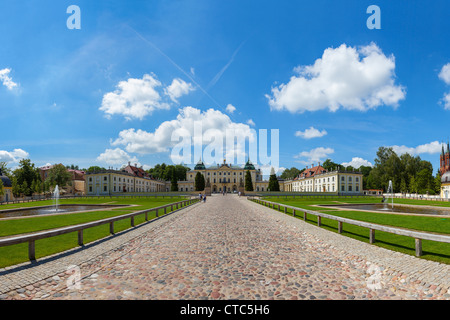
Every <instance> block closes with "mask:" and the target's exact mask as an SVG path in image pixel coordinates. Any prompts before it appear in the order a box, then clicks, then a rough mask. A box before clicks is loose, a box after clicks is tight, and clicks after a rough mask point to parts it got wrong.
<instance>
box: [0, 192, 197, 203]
mask: <svg viewBox="0 0 450 320" xmlns="http://www.w3.org/2000/svg"><path fill="white" fill-rule="evenodd" d="M194 196H195V195H194V194H187V193H180V194H176V193H154V194H133V193H130V194H112V195H89V196H87V195H84V196H77V195H71V196H61V197H59V199H60V200H62V199H111V198H123V199H125V198H128V199H130V198H131V199H132V198H159V197H162V198H163V199H164V197H166V198H174V197H175V198H180V197H185V198H188V197H189V198H193V197H194ZM45 200H55V198H54V197H53V196H31V197H24V198H16V199H14V200H12V201H0V205H8V204H17V203H28V202H37V201H45Z"/></svg>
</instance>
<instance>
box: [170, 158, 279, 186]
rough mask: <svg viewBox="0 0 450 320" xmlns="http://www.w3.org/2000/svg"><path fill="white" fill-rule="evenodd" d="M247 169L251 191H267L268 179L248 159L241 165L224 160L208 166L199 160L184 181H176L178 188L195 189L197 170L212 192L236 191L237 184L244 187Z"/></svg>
mask: <svg viewBox="0 0 450 320" xmlns="http://www.w3.org/2000/svg"><path fill="white" fill-rule="evenodd" d="M247 171H250V176H251V177H252V184H253V191H256V192H258V191H268V190H267V189H268V187H269V181H268V180H263V175H262V173H261V169H256V168H255V166H254V165H253V164H252V163H251V161H250V160H248V161H247V163H246V164H245V165H244V166H243V167H241V166H233V165H231V164H228V163H226V160H224V161H223V163H222V164H217V166H211V167H208V168H207V167H206V166H205V164H204V163H203V161H201V160H200V161H199V162H198V163H197V164H196V165H195V167H194V170H190V171H188V172H187V173H186V181H178V190H179V191H195V176H196V175H197V172H200V173H201V174H202V175H203V177H204V178H205V182H206V184H208V182H209V185H210V187H211V192H212V193H222V192H224V191H225V192H230V193H231V192H238V191H239V186H241V187H244V185H245V174H246V172H247ZM280 190H282V191H283V184H282V183H280Z"/></svg>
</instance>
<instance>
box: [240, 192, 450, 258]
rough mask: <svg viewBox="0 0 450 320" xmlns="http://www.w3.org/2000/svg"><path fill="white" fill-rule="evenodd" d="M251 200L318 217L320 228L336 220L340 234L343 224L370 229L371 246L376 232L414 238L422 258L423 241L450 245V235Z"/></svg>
mask: <svg viewBox="0 0 450 320" xmlns="http://www.w3.org/2000/svg"><path fill="white" fill-rule="evenodd" d="M249 200H252V201H255V202H256V203H259V204H262V205H264V206H268V207H269V208H272V209H275V207H278V211H280V210H281V208H283V210H284V213H287V209H291V210H292V215H293V216H294V217H295V216H296V213H297V212H303V219H304V220H305V221H306V219H307V215H308V214H311V215H314V216H316V217H317V225H318V226H321V223H322V221H321V218H327V219H331V220H336V221H338V233H342V229H343V223H348V224H352V225H356V226H360V227H364V228H368V229H369V242H370V243H371V244H373V243H374V242H375V230H378V231H384V232H389V233H393V234H397V235H402V236H407V237H412V238H414V239H415V251H416V256H417V257H420V256H422V240H431V241H437V242H444V243H450V236H449V235H444V234H436V233H429V232H419V231H413V230H407V229H401V228H396V227H388V226H383V225H379V224H374V223H369V222H363V221H357V220H352V219H348V218H342V217H337V216H333V215H329V214H326V213H321V212H317V211H311V210H306V209H301V208H298V207H293V206H288V205H285V204H280V203H277V202H272V201H266V200H262V199H256V198H249Z"/></svg>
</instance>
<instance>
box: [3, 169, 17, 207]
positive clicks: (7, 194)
mask: <svg viewBox="0 0 450 320" xmlns="http://www.w3.org/2000/svg"><path fill="white" fill-rule="evenodd" d="M0 181H1V182H2V184H3V194H0V202H8V201H13V200H14V195H13V193H12V183H11V180H10V179H9V178H8V177H7V176H4V175H3V173H2V169H0Z"/></svg>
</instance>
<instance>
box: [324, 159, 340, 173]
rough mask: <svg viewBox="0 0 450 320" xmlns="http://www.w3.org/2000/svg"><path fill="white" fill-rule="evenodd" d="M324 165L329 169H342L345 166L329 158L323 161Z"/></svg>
mask: <svg viewBox="0 0 450 320" xmlns="http://www.w3.org/2000/svg"><path fill="white" fill-rule="evenodd" d="M322 167H323V168H324V169H325V170H327V171H334V170H342V169H343V168H344V167H343V166H342V165H340V164H338V163H336V162H333V161H331V159H327V160H325V161H324V162H323V163H322Z"/></svg>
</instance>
